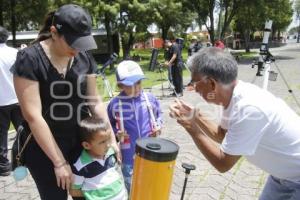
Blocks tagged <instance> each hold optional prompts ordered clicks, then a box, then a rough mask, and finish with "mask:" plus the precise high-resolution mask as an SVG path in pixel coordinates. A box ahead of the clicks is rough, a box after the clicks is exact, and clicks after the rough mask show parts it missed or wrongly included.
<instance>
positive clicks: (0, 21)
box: [0, 0, 4, 26]
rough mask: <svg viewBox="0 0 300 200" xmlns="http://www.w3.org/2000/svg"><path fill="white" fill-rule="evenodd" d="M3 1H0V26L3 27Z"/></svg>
mask: <svg viewBox="0 0 300 200" xmlns="http://www.w3.org/2000/svg"><path fill="white" fill-rule="evenodd" d="M3 24H4V23H3V0H0V26H3Z"/></svg>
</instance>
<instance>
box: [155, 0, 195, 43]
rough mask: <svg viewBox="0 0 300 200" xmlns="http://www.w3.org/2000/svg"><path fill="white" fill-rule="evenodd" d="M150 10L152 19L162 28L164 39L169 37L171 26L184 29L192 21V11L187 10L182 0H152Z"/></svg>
mask: <svg viewBox="0 0 300 200" xmlns="http://www.w3.org/2000/svg"><path fill="white" fill-rule="evenodd" d="M149 11H151V12H150V13H151V15H152V17H151V21H152V22H153V23H155V24H156V25H157V26H158V27H159V28H160V30H161V36H162V39H163V40H165V39H167V36H168V32H169V30H170V29H171V28H174V29H175V27H177V28H178V27H180V28H181V30H183V29H184V28H186V27H187V26H188V25H190V24H191V22H192V15H191V13H190V12H185V10H184V7H183V5H182V2H181V1H180V0H150V1H149ZM184 31H185V30H184Z"/></svg>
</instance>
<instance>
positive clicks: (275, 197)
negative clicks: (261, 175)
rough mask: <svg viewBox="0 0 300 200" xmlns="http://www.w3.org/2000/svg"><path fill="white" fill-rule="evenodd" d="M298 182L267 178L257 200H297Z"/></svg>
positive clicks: (299, 193)
mask: <svg viewBox="0 0 300 200" xmlns="http://www.w3.org/2000/svg"><path fill="white" fill-rule="evenodd" d="M299 199H300V181H299V182H292V181H288V180H284V179H279V178H276V177H274V176H269V177H268V180H267V183H266V185H265V187H264V189H263V191H262V193H261V195H260V198H259V200H299Z"/></svg>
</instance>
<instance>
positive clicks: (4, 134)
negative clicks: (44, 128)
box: [0, 26, 23, 176]
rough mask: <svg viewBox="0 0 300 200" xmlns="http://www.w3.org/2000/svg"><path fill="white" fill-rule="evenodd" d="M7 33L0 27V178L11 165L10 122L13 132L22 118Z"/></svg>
mask: <svg viewBox="0 0 300 200" xmlns="http://www.w3.org/2000/svg"><path fill="white" fill-rule="evenodd" d="M8 36H9V33H8V31H7V30H6V29H5V28H4V27H2V26H0V176H8V175H9V174H10V171H11V164H10V162H9V160H8V159H7V142H8V141H7V139H8V130H9V127H10V122H12V124H13V125H14V128H15V130H17V128H18V126H19V125H20V124H21V122H22V120H23V118H22V114H21V110H20V106H19V104H18V99H17V96H16V93H15V89H14V84H13V74H12V73H11V72H10V71H9V70H10V68H11V66H12V65H13V64H14V62H15V60H16V57H17V52H18V50H17V49H15V48H12V47H8V46H7V45H6V41H7V39H8Z"/></svg>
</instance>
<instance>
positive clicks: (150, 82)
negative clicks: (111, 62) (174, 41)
mask: <svg viewBox="0 0 300 200" xmlns="http://www.w3.org/2000/svg"><path fill="white" fill-rule="evenodd" d="M131 55H132V56H133V55H138V56H140V58H141V61H139V62H138V63H139V64H140V66H141V68H142V70H143V72H144V73H145V76H146V78H147V79H145V80H143V82H142V85H143V88H151V87H152V86H154V85H157V84H160V82H159V80H158V79H161V74H160V73H159V70H158V66H157V67H156V69H155V70H154V71H149V64H150V59H151V49H142V50H133V51H132V52H131ZM182 56H183V60H184V61H185V60H186V58H187V51H186V50H184V51H183V52H182ZM157 61H158V62H159V63H163V62H164V55H163V49H160V50H159V54H158V59H157ZM117 64H118V63H116V64H115V67H116V66H117ZM100 67H101V66H100V65H99V68H100ZM163 71H164V74H163V76H164V77H163V78H164V79H166V78H167V69H166V68H163ZM105 74H106V78H107V79H108V80H109V82H110V85H111V87H112V89H113V91H114V92H115V94H116V93H118V87H117V84H116V76H115V72H114V71H112V72H111V71H110V70H109V69H107V70H106V71H105ZM189 75H190V74H189V72H188V71H187V70H186V69H184V71H183V76H189ZM97 85H98V89H99V91H100V94H101V95H102V97H103V98H104V99H106V100H107V99H108V94H107V91H106V89H104V88H105V87H104V84H103V81H102V79H101V78H100V77H99V78H98V80H97Z"/></svg>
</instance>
